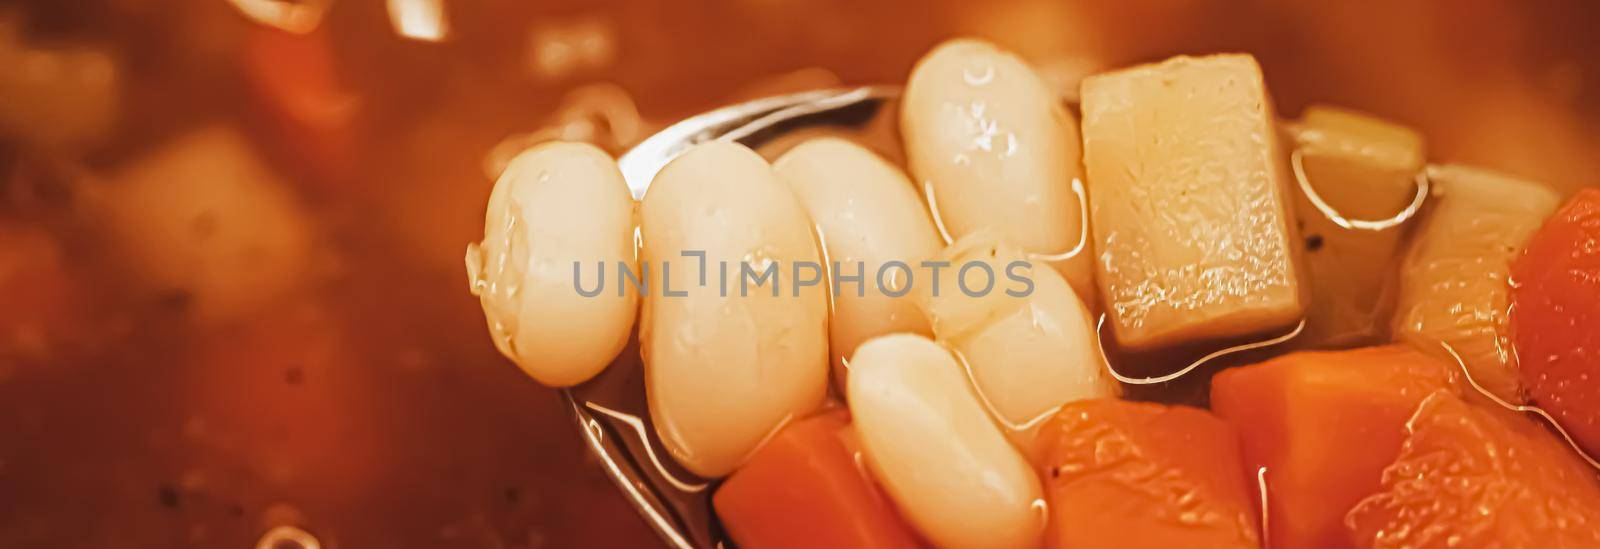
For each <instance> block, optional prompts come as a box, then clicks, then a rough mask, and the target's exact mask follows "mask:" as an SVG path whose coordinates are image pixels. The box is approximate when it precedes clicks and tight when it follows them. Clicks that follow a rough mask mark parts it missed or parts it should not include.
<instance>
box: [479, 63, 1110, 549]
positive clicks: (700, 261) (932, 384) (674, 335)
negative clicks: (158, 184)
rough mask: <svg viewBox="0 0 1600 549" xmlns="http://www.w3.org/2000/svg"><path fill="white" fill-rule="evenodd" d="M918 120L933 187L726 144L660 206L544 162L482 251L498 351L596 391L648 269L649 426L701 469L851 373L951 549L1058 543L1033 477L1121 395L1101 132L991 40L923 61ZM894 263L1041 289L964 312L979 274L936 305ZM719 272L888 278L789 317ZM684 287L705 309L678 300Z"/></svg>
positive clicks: (851, 154) (524, 165)
mask: <svg viewBox="0 0 1600 549" xmlns="http://www.w3.org/2000/svg"><path fill="white" fill-rule="evenodd" d="M900 115H901V125H902V134H903V136H904V141H905V147H906V152H907V155H906V156H907V158H908V159H909V161H908V164H909V169H910V172H911V176H912V177H907V175H906V174H904V173H902V172H901V170H900V169H899V168H898V167H897V166H895V165H893V164H891V163H889V162H887V161H885V160H884V159H882V158H880V157H879V156H877V155H876V154H874V153H872V152H871V151H869V150H867V149H865V148H863V147H861V146H859V145H856V144H854V143H851V142H849V141H846V140H843V139H836V138H819V139H815V140H812V141H809V142H806V143H803V144H801V145H799V146H797V147H795V148H793V149H791V150H790V151H789V152H788V153H786V154H784V155H783V156H782V157H781V158H779V159H778V160H777V161H776V162H775V163H772V164H768V162H767V161H766V160H765V159H763V158H762V157H761V156H759V155H757V154H756V153H755V152H753V151H751V150H749V149H747V148H745V147H743V146H741V145H738V144H734V143H729V142H720V141H718V142H710V143H706V144H702V145H699V146H696V147H694V148H692V149H690V150H689V151H687V152H685V153H684V154H683V155H681V156H679V157H678V158H677V159H675V160H673V161H672V162H671V163H669V164H668V165H667V166H666V167H664V168H663V169H662V170H661V171H660V173H658V174H657V175H656V177H655V179H654V180H653V181H652V182H651V184H650V186H649V191H648V192H647V194H646V195H645V197H644V199H643V201H642V202H641V203H639V204H637V205H636V204H634V203H633V202H632V201H631V200H630V199H629V195H628V190H627V187H626V185H625V184H624V182H623V178H622V176H621V174H620V173H619V172H618V169H617V166H616V164H615V162H614V161H613V160H612V159H611V158H609V157H608V156H607V155H606V154H605V153H604V152H602V151H600V150H599V149H597V148H594V147H591V146H588V145H580V144H571V143H550V144H545V145H540V146H536V147H534V148H532V149H530V150H528V151H526V152H523V153H522V154H521V155H520V156H518V157H517V158H516V159H515V160H514V161H512V163H511V164H510V165H509V167H508V168H507V169H506V170H505V172H504V174H503V175H502V176H501V177H500V179H499V181H498V182H497V183H496V186H495V189H494V192H493V195H492V197H491V198H490V201H489V208H488V215H487V221H486V223H485V227H484V233H485V234H484V240H483V242H482V243H480V244H477V245H474V246H472V247H471V248H469V250H468V254H467V266H468V270H469V271H470V274H471V277H472V290H473V293H474V294H476V295H478V296H479V297H480V298H481V299H482V302H483V308H484V313H485V315H486V317H487V319H488V323H489V327H490V330H491V332H492V334H493V336H494V340H495V342H496V344H497V345H498V346H499V348H500V350H501V351H502V352H504V353H505V354H506V356H508V357H510V358H511V359H512V360H513V361H515V362H516V363H517V364H518V365H520V366H521V367H522V368H523V369H524V370H526V371H527V372H528V373H529V374H530V375H532V376H533V377H534V378H535V379H537V380H539V381H540V382H542V383H545V384H547V385H552V386H570V385H573V384H577V383H581V382H583V381H585V380H587V379H589V378H590V377H592V376H594V375H595V374H596V373H598V372H599V371H600V370H602V369H603V368H604V367H605V366H606V365H607V364H609V363H610V362H611V361H612V360H613V359H614V358H615V356H616V355H617V353H619V352H620V350H621V349H622V348H623V347H624V345H625V343H626V340H627V338H628V335H629V333H630V330H631V329H632V328H633V326H634V317H635V311H636V309H637V305H638V302H639V300H640V296H639V295H638V294H637V293H636V292H635V288H636V287H635V286H632V285H619V284H615V282H616V276H617V273H616V272H614V271H605V272H600V271H598V270H597V269H595V268H594V266H595V265H597V263H604V264H606V265H608V266H616V265H626V266H627V267H628V268H629V269H630V270H631V271H632V272H635V273H638V272H640V270H641V268H642V269H643V270H644V272H645V273H646V274H644V275H643V277H642V278H644V279H646V280H647V282H648V285H647V286H645V288H647V289H648V291H647V292H646V295H645V296H644V298H643V307H642V310H640V312H639V315H640V319H639V320H640V322H639V327H638V328H639V332H638V333H639V341H640V345H641V350H642V354H643V358H644V365H645V374H646V388H647V392H648V397H649V406H650V413H651V416H652V419H653V423H654V424H655V427H656V431H657V433H658V435H659V436H660V438H661V440H662V442H663V444H664V446H665V447H666V448H667V449H668V450H669V451H670V453H671V454H672V456H673V457H674V458H675V459H676V460H677V461H678V462H680V463H681V464H682V465H684V466H685V467H686V468H688V469H689V470H690V471H693V472H695V473H696V474H699V475H702V476H705V477H720V476H723V475H726V474H728V473H730V472H732V471H733V470H735V469H737V468H738V467H739V466H740V465H741V464H742V463H743V461H744V460H745V459H746V458H747V457H748V456H749V455H750V454H751V453H752V452H753V451H754V450H755V449H756V448H757V447H758V446H759V445H760V444H761V443H762V442H763V441H764V440H766V439H767V438H768V437H769V436H771V435H772V434H773V433H774V432H775V431H776V430H777V429H779V428H781V427H782V426H783V425H784V424H785V423H786V422H788V421H790V420H793V419H797V418H800V417H803V416H805V415H808V414H810V413H812V412H814V411H815V410H817V409H818V408H819V407H821V406H824V405H825V401H826V400H827V399H828V393H829V392H828V383H829V378H830V375H829V372H830V364H831V365H832V368H831V370H832V372H833V375H832V376H831V377H832V378H833V379H834V382H835V383H836V384H838V385H840V386H841V389H842V392H843V393H844V394H845V397H846V401H847V402H846V404H847V405H848V407H849V409H850V412H851V414H852V417H853V421H854V422H855V429H854V432H855V433H857V434H858V435H857V436H859V437H860V439H861V440H860V442H861V448H862V449H863V452H864V454H865V455H864V457H865V458H866V461H867V463H868V465H869V468H870V470H871V471H872V472H873V474H874V475H875V477H876V479H877V480H878V481H879V482H880V483H881V484H882V485H883V486H884V487H885V489H886V491H887V492H888V493H889V494H890V495H891V497H893V498H894V500H895V501H896V502H897V503H898V504H899V506H900V508H901V509H902V510H903V512H904V513H905V515H906V516H907V517H908V518H909V519H910V520H911V521H912V522H913V523H914V524H915V525H916V526H917V527H918V529H919V530H920V531H921V532H922V533H923V534H924V535H925V536H926V537H927V538H928V539H929V540H930V541H933V542H934V543H935V544H937V545H940V546H953V547H971V546H1003V547H1021V546H1031V545H1035V544H1037V543H1038V541H1039V539H1040V536H1041V535H1042V533H1043V529H1044V526H1045V513H1044V502H1043V495H1042V490H1041V487H1040V481H1039V479H1038V478H1037V477H1036V475H1035V474H1034V473H1033V471H1032V469H1031V467H1030V466H1029V465H1028V463H1029V461H1028V459H1027V457H1028V456H1029V455H1031V454H1032V453H1033V452H1035V451H1036V449H1035V448H1034V441H1033V439H1034V436H1033V433H1034V432H1035V431H1036V427H1037V425H1038V424H1039V423H1040V422H1041V420H1042V419H1044V418H1047V417H1048V416H1049V415H1050V414H1051V413H1053V412H1054V411H1055V410H1057V409H1058V408H1060V406H1061V405H1062V404H1065V403H1066V402H1068V401H1072V400H1077V399H1081V398H1091V397H1099V396H1109V395H1113V394H1115V392H1116V384H1115V383H1114V382H1112V381H1111V379H1110V376H1109V374H1108V372H1107V368H1106V365H1105V359H1104V358H1103V356H1102V355H1101V354H1100V351H1099V347H1098V345H1097V339H1096V336H1095V333H1094V325H1093V322H1092V321H1091V316H1090V312H1089V307H1088V306H1086V305H1085V301H1084V300H1083V299H1080V297H1079V296H1080V295H1090V294H1085V293H1084V292H1085V291H1088V289H1089V288H1091V287H1092V280H1091V277H1092V275H1091V273H1092V265H1091V264H1090V262H1089V254H1088V253H1082V252H1083V251H1084V246H1083V243H1082V240H1083V239H1084V234H1083V230H1084V228H1083V218H1082V204H1081V203H1080V201H1081V200H1082V199H1083V197H1082V194H1081V192H1074V188H1075V185H1076V180H1077V178H1078V177H1079V175H1080V174H1079V173H1078V166H1079V165H1080V162H1079V158H1078V155H1079V145H1078V134H1077V123H1076V121H1075V120H1073V118H1072V115H1071V114H1070V113H1069V112H1067V111H1066V110H1065V109H1063V108H1062V106H1061V104H1060V103H1059V101H1058V100H1057V99H1056V97H1055V95H1054V94H1052V93H1051V92H1050V91H1049V90H1048V89H1047V88H1046V87H1045V85H1044V83H1043V82H1042V81H1041V80H1040V79H1039V78H1038V77H1037V76H1036V75H1035V74H1034V73H1033V71H1032V70H1031V69H1030V68H1029V67H1028V66H1027V65H1026V64H1024V63H1023V62H1022V61H1021V60H1019V59H1017V58H1016V57H1014V56H1013V55H1011V54H1009V53H1006V52H1003V51H1000V50H998V49H996V48H994V47H993V46H990V45H988V44H984V43H980V42H975V41H970V40H959V41H953V42H950V43H947V44H945V45H943V46H941V47H939V48H937V49H935V50H934V51H933V52H932V53H930V54H929V55H928V56H927V57H926V58H925V59H923V61H922V62H921V63H919V64H918V66H917V68H916V69H915V71H914V72H913V74H912V76H911V80H910V84H909V85H908V86H907V88H906V93H905V98H904V102H903V107H902V111H901V113H900ZM930 204H931V205H932V208H931V210H930V207H929V205H930ZM635 212H637V215H635ZM636 228H637V229H636ZM636 231H637V232H636ZM952 240H953V242H952ZM636 244H637V247H636ZM689 250H693V251H695V252H701V251H703V252H704V254H705V255H704V257H703V258H700V257H695V258H686V257H685V256H683V255H682V252H684V251H689ZM574 261H579V262H582V265H584V266H585V267H584V269H583V270H582V273H583V274H582V278H581V280H579V281H578V282H579V283H581V284H582V286H583V287H585V288H593V287H595V286H596V283H597V282H598V280H599V278H597V277H609V278H610V279H611V281H610V282H612V284H611V285H608V286H607V289H606V291H603V292H601V293H600V294H599V295H597V296H593V297H585V296H581V295H579V294H578V293H577V292H576V291H575V289H574V286H573V282H574V280H573V278H574V277H575V276H577V275H576V274H575V272H574V268H573V262H574ZM892 261H900V262H904V263H907V264H909V265H919V264H920V262H923V261H948V262H950V264H952V265H961V264H964V263H967V262H981V263H984V264H987V265H988V266H989V267H990V269H988V271H989V272H990V273H1002V272H1006V269H1007V268H1008V267H1009V266H1013V265H1014V264H1015V263H1017V262H1022V266H1024V267H1026V269H1024V271H1026V274H1027V275H1028V276H1027V278H1028V279H1029V280H1030V281H1031V282H1030V284H1031V287H1032V291H1031V292H1029V293H1026V295H1023V296H1020V297H1019V296H1017V295H1013V294H1011V293H1007V292H1004V291H998V290H996V291H991V292H988V293H984V294H980V295H976V296H974V295H969V294H968V293H967V292H961V291H954V290H953V289H954V288H956V287H958V286H957V283H958V281H957V280H956V277H960V276H963V274H962V273H971V272H975V271H977V270H978V269H968V270H964V271H963V270H957V269H943V270H942V271H940V272H939V273H938V275H937V278H938V286H940V287H942V288H944V291H942V292H941V293H939V294H938V295H937V296H935V295H934V294H933V292H932V291H930V289H931V288H932V287H933V286H934V284H931V283H932V282H933V281H932V280H918V281H916V282H915V283H912V284H909V286H908V285H907V283H908V282H910V281H907V280H899V281H894V280H891V281H889V284H887V285H884V286H880V285H879V284H877V283H876V282H877V281H874V280H873V279H874V278H875V277H873V276H872V273H874V272H877V271H878V268H879V267H880V266H882V265H884V264H886V263H888V262H892ZM721 262H727V263H728V264H730V265H739V264H741V263H742V264H749V265H753V266H754V267H755V268H756V269H760V268H761V266H763V265H765V264H767V262H776V263H778V264H780V265H785V266H787V265H791V264H793V263H794V262H813V263H816V264H819V265H824V266H825V268H826V266H829V265H833V264H841V265H857V264H860V265H864V268H863V269H862V273H863V275H864V276H863V278H865V279H866V280H865V282H864V283H862V284H860V286H861V287H862V290H860V291H859V292H858V290H856V289H855V288H854V287H852V288H849V289H846V290H843V291H840V290H841V289H840V288H834V289H833V291H830V288H829V287H828V285H819V286H809V287H797V288H796V287H785V288H784V291H783V292H782V293H780V294H779V295H778V296H773V295H771V294H770V293H768V292H765V291H754V292H749V293H747V294H744V295H741V293H740V292H737V291H734V292H727V291H724V290H723V289H722V288H723V286H722V284H719V283H718V281H716V280H715V279H717V278H718V277H719V274H717V273H715V272H713V274H711V275H710V278H712V279H713V280H712V281H711V282H710V283H709V284H704V283H702V284H696V283H695V282H697V280H695V279H697V278H699V279H701V280H704V278H702V277H704V276H705V272H706V269H707V268H706V267H705V266H706V265H718V264H720V263H721ZM663 263H672V264H673V268H672V269H671V270H670V276H672V277H673V280H671V281H667V280H663V278H664V277H666V276H669V275H668V272H669V271H668V270H667V269H663V268H661V265H662V264H663ZM686 267H687V268H686ZM612 268H614V267H612ZM735 269H737V268H735ZM853 270H854V269H853V268H850V267H845V268H844V271H846V272H847V274H848V272H850V271H853ZM780 272H781V270H780ZM916 274H918V275H921V276H922V277H923V278H928V277H929V274H928V273H927V271H916ZM965 276H973V275H970V274H967V275H965ZM668 285H670V286H672V287H674V288H681V291H682V292H683V293H682V294H674V295H665V293H664V292H663V291H662V290H663V289H664V288H665V287H666V286H668ZM977 285H978V286H981V285H982V284H977ZM791 290H795V291H792V292H791ZM902 290H904V291H902ZM1091 303H1092V302H1091Z"/></svg>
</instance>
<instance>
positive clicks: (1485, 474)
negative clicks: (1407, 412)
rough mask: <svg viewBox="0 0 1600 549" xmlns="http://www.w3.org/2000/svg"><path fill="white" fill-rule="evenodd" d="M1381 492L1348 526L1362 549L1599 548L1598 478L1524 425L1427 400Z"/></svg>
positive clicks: (1492, 411) (1443, 397)
mask: <svg viewBox="0 0 1600 549" xmlns="http://www.w3.org/2000/svg"><path fill="white" fill-rule="evenodd" d="M1407 430H1408V432H1409V433H1410V435H1409V436H1408V437H1407V438H1406V440H1405V443H1404V446H1403V447H1402V448H1401V450H1400V456H1399V458H1398V459H1397V460H1396V461H1395V462H1394V464H1393V465H1390V466H1389V467H1388V468H1387V469H1385V470H1384V471H1383V489H1382V491H1381V492H1378V493H1376V494H1373V495H1372V496H1371V497H1368V498H1366V499H1365V500H1362V501H1361V503H1360V504H1359V505H1357V506H1356V507H1355V509H1354V510H1352V511H1351V512H1350V516H1349V518H1348V519H1347V521H1348V525H1349V528H1350V534H1351V538H1350V541H1351V542H1352V543H1354V544H1355V546H1357V547H1375V548H1402V547H1404V548H1416V549H1427V548H1435V547H1437V548H1447V547H1550V548H1555V547H1600V480H1597V479H1596V477H1595V472H1594V470H1593V469H1591V468H1590V467H1589V466H1588V464H1586V463H1583V462H1582V461H1580V460H1579V459H1578V457H1577V454H1576V453H1574V452H1573V451H1572V450H1571V448H1570V447H1568V446H1567V445H1566V444H1565V443H1563V442H1562V441H1561V440H1560V439H1558V438H1556V437H1555V436H1554V435H1552V434H1551V433H1549V432H1548V431H1546V430H1545V429H1544V428H1543V426H1542V425H1539V424H1536V423H1534V422H1533V421H1531V420H1529V419H1528V418H1526V417H1523V416H1519V415H1515V414H1512V413H1510V412H1506V411H1505V410H1502V409H1499V408H1490V407H1478V406H1473V405H1471V404H1468V403H1467V402H1466V401H1464V400H1462V399H1461V398H1459V397H1457V396H1455V395H1452V394H1449V393H1448V392H1443V391H1441V392H1438V393H1434V394H1433V395H1432V396H1429V397H1428V398H1427V399H1426V400H1424V401H1423V403H1422V405H1421V407H1419V408H1418V409H1417V413H1416V416H1415V417H1413V418H1412V419H1411V421H1410V422H1408V423H1407Z"/></svg>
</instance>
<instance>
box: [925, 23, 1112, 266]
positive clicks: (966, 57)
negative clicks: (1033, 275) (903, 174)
mask: <svg viewBox="0 0 1600 549" xmlns="http://www.w3.org/2000/svg"><path fill="white" fill-rule="evenodd" d="M901 105H902V106H901V111H900V128H901V135H902V137H903V138H904V139H905V149H906V160H907V165H908V166H909V167H910V169H911V174H912V175H913V176H914V177H915V179H916V181H917V183H918V184H919V185H921V184H926V185H928V186H929V187H931V189H932V192H933V197H932V198H933V200H932V202H933V203H934V205H936V206H937V207H938V215H939V218H940V220H941V221H943V222H944V227H945V229H946V230H948V231H949V233H950V236H951V238H961V237H964V236H966V235H969V234H972V233H974V232H977V231H980V230H988V231H991V232H993V233H995V234H996V235H998V236H999V237H1000V238H1002V239H1004V240H1005V241H1007V242H1011V243H1013V244H1014V245H1016V246H1018V247H1020V248H1022V249H1023V250H1024V251H1027V252H1030V253H1039V254H1061V253H1064V252H1067V251H1070V250H1073V249H1074V248H1076V247H1077V245H1078V243H1079V242H1080V241H1081V240H1082V239H1083V238H1084V235H1083V230H1084V228H1085V224H1084V221H1083V205H1082V204H1081V203H1080V200H1079V197H1078V195H1076V194H1074V193H1073V191H1072V180H1073V179H1075V178H1078V177H1079V176H1080V175H1081V173H1082V172H1081V169H1080V168H1079V167H1078V160H1079V153H1078V151H1079V144H1078V122H1077V120H1074V119H1073V117H1072V113H1070V112H1067V110H1066V108H1065V106H1064V105H1063V104H1062V102H1061V99H1060V98H1059V97H1057V96H1056V94H1055V93H1054V92H1052V91H1050V89H1049V88H1048V87H1047V86H1045V83H1044V81H1043V80H1041V79H1040V78H1039V75H1038V74H1035V73H1034V71H1033V69H1032V68H1031V67H1029V66H1028V64H1027V63H1026V62H1025V61H1023V60H1022V59H1020V58H1018V57H1017V56H1016V55H1014V54H1012V53H1010V52H1007V51H1004V50H1001V49H999V48H997V47H995V46H994V45H993V44H989V43H987V42H982V41H978V40H972V39H959V40H951V41H949V42H945V43H944V44H941V45H939V46H938V47H936V48H934V49H933V51H931V52H928V55H927V56H925V57H923V58H922V60H921V61H919V62H918V63H917V66H916V68H914V69H912V71H911V79H910V81H909V82H907V83H906V91H905V97H904V98H903V99H902V100H901ZM1092 261H1093V259H1092V253H1091V252H1090V250H1089V248H1087V247H1085V248H1083V249H1081V250H1080V251H1079V253H1078V254H1077V255H1074V256H1072V257H1070V258H1066V259H1064V260H1062V261H1061V262H1059V264H1057V265H1056V267H1057V268H1058V269H1060V270H1061V274H1062V275H1063V276H1065V277H1066V279H1067V281H1068V282H1070V283H1071V284H1072V287H1073V288H1074V289H1075V290H1076V291H1077V293H1078V294H1079V295H1083V296H1088V295H1091V294H1090V292H1091V291H1092V289H1093V287H1094V286H1093V279H1094V267H1093V265H1092Z"/></svg>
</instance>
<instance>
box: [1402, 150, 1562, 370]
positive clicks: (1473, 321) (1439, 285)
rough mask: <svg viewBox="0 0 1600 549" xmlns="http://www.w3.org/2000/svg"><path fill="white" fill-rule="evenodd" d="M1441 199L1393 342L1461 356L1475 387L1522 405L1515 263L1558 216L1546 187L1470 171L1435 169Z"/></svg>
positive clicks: (1405, 269)
mask: <svg viewBox="0 0 1600 549" xmlns="http://www.w3.org/2000/svg"><path fill="white" fill-rule="evenodd" d="M1428 176H1429V177H1430V178H1431V179H1432V180H1433V182H1434V193H1435V196H1436V197H1437V198H1438V199H1439V201H1438V204H1437V205H1435V206H1434V207H1433V211H1431V212H1429V213H1428V215H1427V216H1426V217H1425V218H1424V219H1423V221H1422V226H1421V227H1420V232H1419V233H1417V235H1416V237H1415V240H1414V241H1413V242H1412V244H1411V249H1410V251H1409V252H1408V253H1407V255H1406V259H1405V262H1404V263H1403V264H1401V266H1400V296H1399V303H1398V309H1397V311H1396V314H1395V319H1394V335H1395V338H1396V339H1398V340H1401V341H1405V342H1407V343H1410V344H1412V345H1415V346H1416V347H1417V348H1419V349H1421V350H1422V351H1424V352H1428V353H1433V354H1435V355H1436V356H1442V357H1446V358H1449V354H1448V353H1447V351H1445V349H1444V345H1449V346H1450V348H1451V349H1453V350H1454V351H1455V352H1456V353H1457V354H1459V355H1460V356H1461V359H1462V361H1463V362H1464V363H1465V365H1466V368H1467V372H1468V373H1470V374H1472V379H1473V381H1476V382H1477V383H1478V384H1479V385H1482V386H1483V387H1484V388H1485V389H1488V390H1489V391H1490V392H1493V393H1494V394H1495V395H1498V396H1499V397H1500V398H1502V399H1506V400H1508V401H1512V402H1522V401H1524V400H1525V399H1524V398H1523V394H1522V388H1521V383H1520V382H1519V381H1518V378H1517V363H1516V356H1515V355H1513V354H1512V352H1511V342H1510V339H1509V334H1508V333H1507V331H1506V309H1507V307H1509V305H1510V301H1509V300H1510V297H1509V295H1510V291H1511V288H1510V284H1509V281H1508V280H1507V278H1508V276H1509V274H1510V271H1511V260H1512V258H1514V257H1516V255H1517V254H1518V253H1521V251H1522V247H1523V245H1525V244H1526V243H1527V241H1528V237H1530V236H1532V235H1533V232H1534V231H1537V230H1538V229H1539V226H1540V225H1542V224H1544V219H1545V218H1546V217H1549V216H1550V214H1551V213H1553V212H1555V210H1556V206H1559V205H1560V203H1561V197H1560V196H1559V195H1557V194H1556V192H1555V191H1553V190H1551V189H1550V188H1548V187H1545V186H1544V185H1540V184H1538V183H1530V182H1527V181H1522V180H1518V179H1513V178H1511V177H1507V176H1504V175H1501V174H1497V173H1494V172H1490V171H1486V170H1481V169H1477V168H1470V167H1465V166H1440V167H1437V168H1430V169H1429V170H1428Z"/></svg>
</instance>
